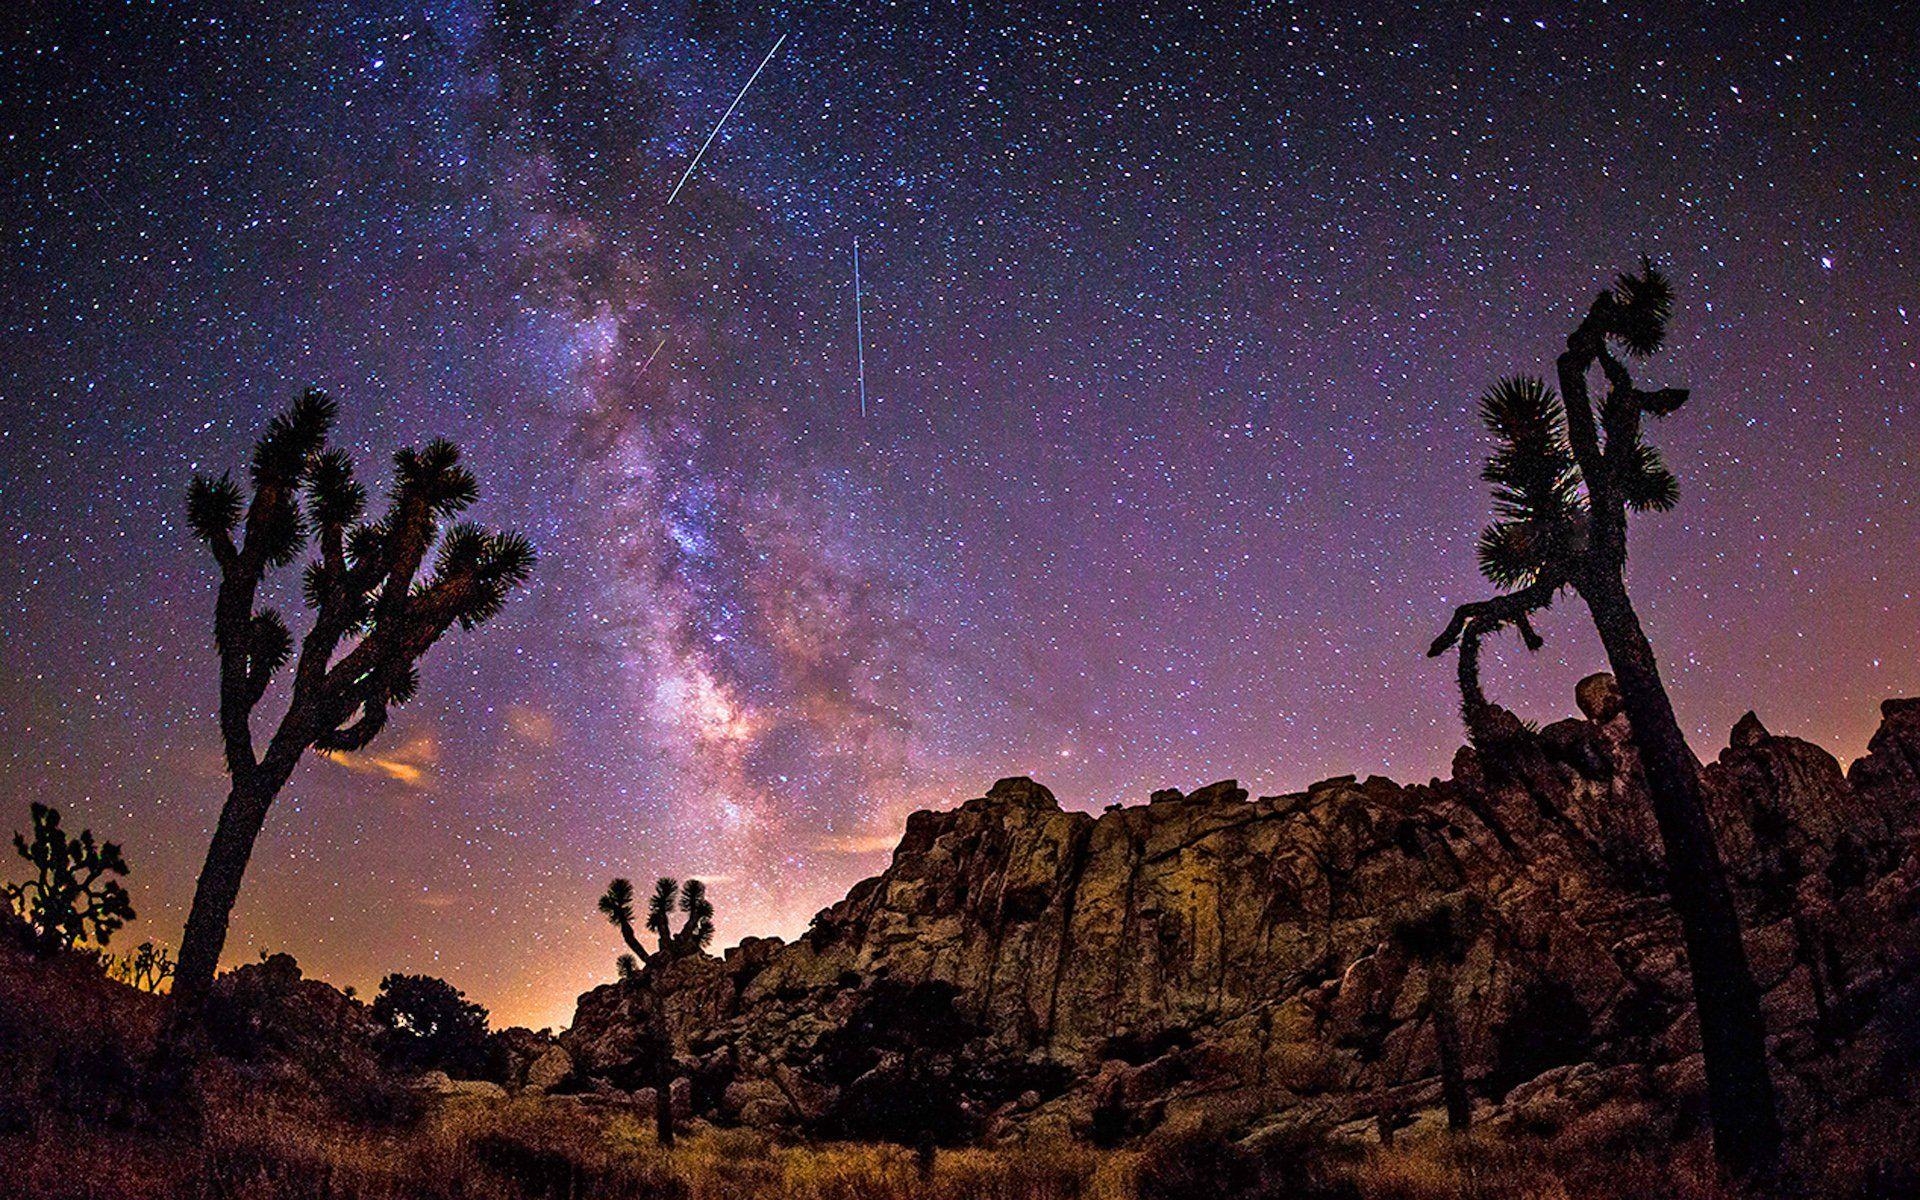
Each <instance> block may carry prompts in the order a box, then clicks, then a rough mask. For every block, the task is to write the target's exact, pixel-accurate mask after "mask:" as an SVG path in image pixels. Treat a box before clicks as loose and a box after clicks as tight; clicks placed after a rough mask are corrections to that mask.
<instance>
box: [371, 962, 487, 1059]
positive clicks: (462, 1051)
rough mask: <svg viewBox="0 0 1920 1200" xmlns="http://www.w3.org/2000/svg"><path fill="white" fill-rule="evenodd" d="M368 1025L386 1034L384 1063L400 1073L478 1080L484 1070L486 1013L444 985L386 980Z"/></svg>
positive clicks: (430, 980) (412, 978)
mask: <svg viewBox="0 0 1920 1200" xmlns="http://www.w3.org/2000/svg"><path fill="white" fill-rule="evenodd" d="M373 1019H374V1020H376V1021H378V1022H379V1023H380V1024H381V1025H383V1026H385V1027H386V1029H387V1037H386V1045H385V1049H386V1057H387V1059H388V1061H389V1062H390V1063H392V1064H393V1065H394V1066H396V1067H399V1068H401V1069H404V1070H416V1071H431V1070H440V1071H445V1072H446V1073H447V1074H449V1075H466V1076H478V1075H480V1074H482V1073H484V1072H485V1070H486V1067H487V1010H486V1009H484V1008H482V1007H481V1006H480V1005H478V1004H475V1003H474V1002H473V1001H471V1000H469V999H467V997H466V994H465V993H464V992H462V991H460V989H458V988H456V987H454V986H453V985H452V984H450V983H448V982H447V981H446V980H444V979H435V978H434V977H433V976H431V975H399V974H394V975H389V976H387V977H386V978H385V979H382V980H381V981H380V994H379V995H378V996H376V997H374V1001H373Z"/></svg>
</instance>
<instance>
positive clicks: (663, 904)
mask: <svg viewBox="0 0 1920 1200" xmlns="http://www.w3.org/2000/svg"><path fill="white" fill-rule="evenodd" d="M676 907H677V908H678V909H679V910H680V912H681V913H682V914H684V920H682V922H681V924H680V928H679V930H678V931H675V929H674V928H673V912H674V909H675V908H676ZM600 911H601V912H602V913H603V914H605V916H606V918H607V921H608V922H609V923H611V924H612V925H613V926H614V927H615V928H616V929H618V930H619V931H620V939H621V940H622V941H624V942H625V943H626V944H627V950H628V951H629V953H627V954H622V955H621V956H620V957H619V959H618V960H617V963H616V965H617V966H618V968H619V971H620V979H621V982H623V983H626V984H628V985H629V986H632V987H634V988H636V989H637V990H638V991H639V993H640V995H641V997H642V999H643V1002H644V1005H645V1013H646V1022H647V1035H648V1040H650V1041H651V1042H652V1043H653V1046H652V1047H651V1049H652V1050H653V1058H654V1061H655V1063H656V1069H655V1072H654V1100H653V1124H654V1133H655V1135H656V1137H657V1139H658V1140H659V1143H660V1144H661V1145H662V1146H669V1147H670V1146H672V1145H673V1030H672V1028H671V1027H670V1026H669V1025H668V1023H667V1011H666V998H665V997H664V996H663V995H661V992H660V977H661V974H662V973H663V971H664V969H665V968H666V966H667V965H668V964H669V963H672V962H675V961H677V960H679V959H682V958H686V957H688V956H690V955H694V954H699V953H700V952H701V951H703V950H705V949H706V948H707V945H708V943H710V942H712V941H713V901H711V900H709V899H707V885H706V884H704V883H701V882H700V881H699V880H698V879H689V880H687V882H686V884H685V885H684V886H682V885H681V883H680V882H679V881H678V880H675V879H668V878H665V877H662V878H660V879H658V880H656V881H655V882H654V885H653V896H652V898H651V899H649V900H648V901H647V930H648V932H650V933H652V934H653V935H654V937H655V938H656V939H658V943H659V944H658V945H657V946H656V948H654V949H652V950H648V949H647V948H646V946H645V945H643V944H642V943H641V941H640V938H639V935H638V934H636V933H635V932H634V928H633V918H634V911H633V884H632V883H630V882H629V881H627V880H625V879H616V880H614V881H613V882H612V883H609V884H608V885H607V890H606V892H605V893H604V894H603V895H602V896H601V897H600Z"/></svg>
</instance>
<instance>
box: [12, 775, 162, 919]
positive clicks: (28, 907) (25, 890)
mask: <svg viewBox="0 0 1920 1200" xmlns="http://www.w3.org/2000/svg"><path fill="white" fill-rule="evenodd" d="M32 817H33V839H32V840H31V841H29V840H28V839H27V837H26V835H25V834H20V833H16V834H14V835H13V849H14V852H15V853H17V854H19V856H20V857H21V858H24V859H26V860H27V862H28V863H29V864H31V865H32V867H33V877H32V878H31V879H28V880H25V881H24V882H21V883H9V884H6V885H4V886H0V894H4V895H5V896H6V898H7V900H8V902H9V903H11V904H12V906H13V909H14V911H15V912H16V913H18V914H19V916H20V919H21V920H23V921H25V922H26V923H27V925H28V927H29V928H31V929H32V931H33V940H34V944H35V945H36V946H38V947H39V948H40V950H41V951H42V952H44V953H52V952H54V951H58V950H66V949H69V948H71V947H72V946H73V945H74V944H75V943H77V942H93V943H95V944H97V945H100V946H105V945H107V943H108V942H110V941H112V940H113V934H114V931H115V930H117V929H119V928H120V927H121V926H122V925H125V924H126V923H127V922H128V921H131V920H133V904H132V902H131V901H130V900H129V899H128V898H127V891H126V889H125V888H123V887H121V886H120V884H119V882H118V881H117V880H115V879H113V878H112V876H115V875H125V874H126V873H127V860H126V859H125V858H124V857H122V856H121V854H120V847H119V846H118V845H117V844H115V843H113V842H95V841H94V840H93V830H91V829H82V830H81V831H80V836H79V837H70V836H68V834H67V831H66V830H64V829H62V828H61V827H60V813H59V811H58V810H56V809H52V808H49V807H47V806H46V805H44V804H35V805H33V807H32Z"/></svg>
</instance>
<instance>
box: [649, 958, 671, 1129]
mask: <svg viewBox="0 0 1920 1200" xmlns="http://www.w3.org/2000/svg"><path fill="white" fill-rule="evenodd" d="M665 966H666V962H665V958H664V956H663V957H662V960H661V962H660V964H659V966H658V967H657V968H656V970H655V973H654V977H653V978H652V979H651V980H649V981H648V983H647V990H648V993H649V994H650V996H651V997H652V1000H653V1003H652V1006H651V1012H650V1013H649V1015H648V1019H649V1020H650V1021H651V1022H652V1024H653V1036H654V1044H655V1046H656V1047H657V1048H658V1049H659V1052H660V1056H659V1058H658V1059H657V1060H656V1061H657V1063H658V1066H657V1067H656V1068H655V1069H654V1079H653V1135H654V1141H656V1142H658V1143H659V1144H660V1146H661V1147H662V1148H664V1149H667V1150H671V1149H673V1031H672V1030H671V1029H670V1028H669V1027H668V1025H667V1004H666V998H665V997H664V996H662V995H661V994H660V974H659V972H660V971H661V970H664V969H665Z"/></svg>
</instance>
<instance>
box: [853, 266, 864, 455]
mask: <svg viewBox="0 0 1920 1200" xmlns="http://www.w3.org/2000/svg"><path fill="white" fill-rule="evenodd" d="M853 341H854V346H855V347H856V351H857V353H858V355H859V362H860V419H861V420H863V421H864V420H866V419H867V331H866V326H865V324H864V323H863V322H862V320H861V315H860V239H859V238H857V237H856V238H854V239H853Z"/></svg>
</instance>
